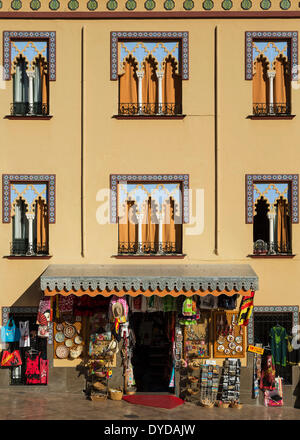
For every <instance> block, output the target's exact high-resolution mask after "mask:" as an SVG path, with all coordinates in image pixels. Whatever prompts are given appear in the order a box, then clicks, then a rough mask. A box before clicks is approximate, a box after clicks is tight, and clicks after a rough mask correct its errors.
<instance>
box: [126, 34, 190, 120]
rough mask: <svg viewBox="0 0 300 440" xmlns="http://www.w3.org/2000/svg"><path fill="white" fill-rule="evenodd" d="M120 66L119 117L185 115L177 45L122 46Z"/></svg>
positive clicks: (127, 43)
mask: <svg viewBox="0 0 300 440" xmlns="http://www.w3.org/2000/svg"><path fill="white" fill-rule="evenodd" d="M119 66H120V71H119V114H121V115H141V116H147V115H148V116H151V115H156V116H160V115H161V116H163V115H179V114H181V113H182V105H181V103H182V85H181V84H182V77H181V68H180V67H181V60H180V50H179V42H178V41H170V42H166V41H136V42H125V41H124V42H121V43H119Z"/></svg>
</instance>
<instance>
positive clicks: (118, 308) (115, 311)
mask: <svg viewBox="0 0 300 440" xmlns="http://www.w3.org/2000/svg"><path fill="white" fill-rule="evenodd" d="M112 315H113V317H114V318H121V317H122V316H123V315H124V310H123V306H122V304H121V303H119V302H116V303H114V304H113V305H112Z"/></svg>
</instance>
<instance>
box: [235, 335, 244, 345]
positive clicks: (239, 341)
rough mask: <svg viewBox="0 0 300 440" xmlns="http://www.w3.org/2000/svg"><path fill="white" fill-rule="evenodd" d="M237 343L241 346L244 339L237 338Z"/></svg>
mask: <svg viewBox="0 0 300 440" xmlns="http://www.w3.org/2000/svg"><path fill="white" fill-rule="evenodd" d="M235 342H237V343H238V344H241V343H242V342H243V338H242V337H241V336H237V337H236V338H235Z"/></svg>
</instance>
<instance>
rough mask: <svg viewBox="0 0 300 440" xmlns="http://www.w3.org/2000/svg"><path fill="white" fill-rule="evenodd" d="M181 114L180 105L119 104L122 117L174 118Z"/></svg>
mask: <svg viewBox="0 0 300 440" xmlns="http://www.w3.org/2000/svg"><path fill="white" fill-rule="evenodd" d="M181 114H182V105H181V104H166V103H165V104H158V103H152V104H151V103H142V104H138V103H123V102H122V103H119V115H122V116H123V115H125V116H166V115H170V116H176V115H181Z"/></svg>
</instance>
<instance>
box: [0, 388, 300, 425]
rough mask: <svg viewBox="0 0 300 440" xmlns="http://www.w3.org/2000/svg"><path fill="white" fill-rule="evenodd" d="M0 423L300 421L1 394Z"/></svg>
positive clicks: (259, 411) (249, 409)
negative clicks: (37, 421)
mask: <svg viewBox="0 0 300 440" xmlns="http://www.w3.org/2000/svg"><path fill="white" fill-rule="evenodd" d="M0 419H1V420H127V421H128V422H129V421H130V420H131V421H134V420H165V421H166V420H175V421H176V420H177V421H178V420H298V421H299V420H300V409H295V408H289V407H282V408H265V407H264V406H252V405H244V406H243V408H242V409H233V408H228V409H222V408H216V407H215V408H211V409H205V408H201V407H197V406H195V405H192V404H189V403H186V404H184V405H181V406H179V407H177V408H174V409H172V410H166V409H158V408H150V407H145V406H139V405H132V404H129V403H126V402H124V401H121V402H115V401H112V400H107V401H105V402H92V401H89V400H86V398H85V396H84V395H80V394H71V393H62V394H54V393H53V394H52V393H47V394H41V393H36V392H30V391H10V392H5V391H4V392H1V398H0Z"/></svg>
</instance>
